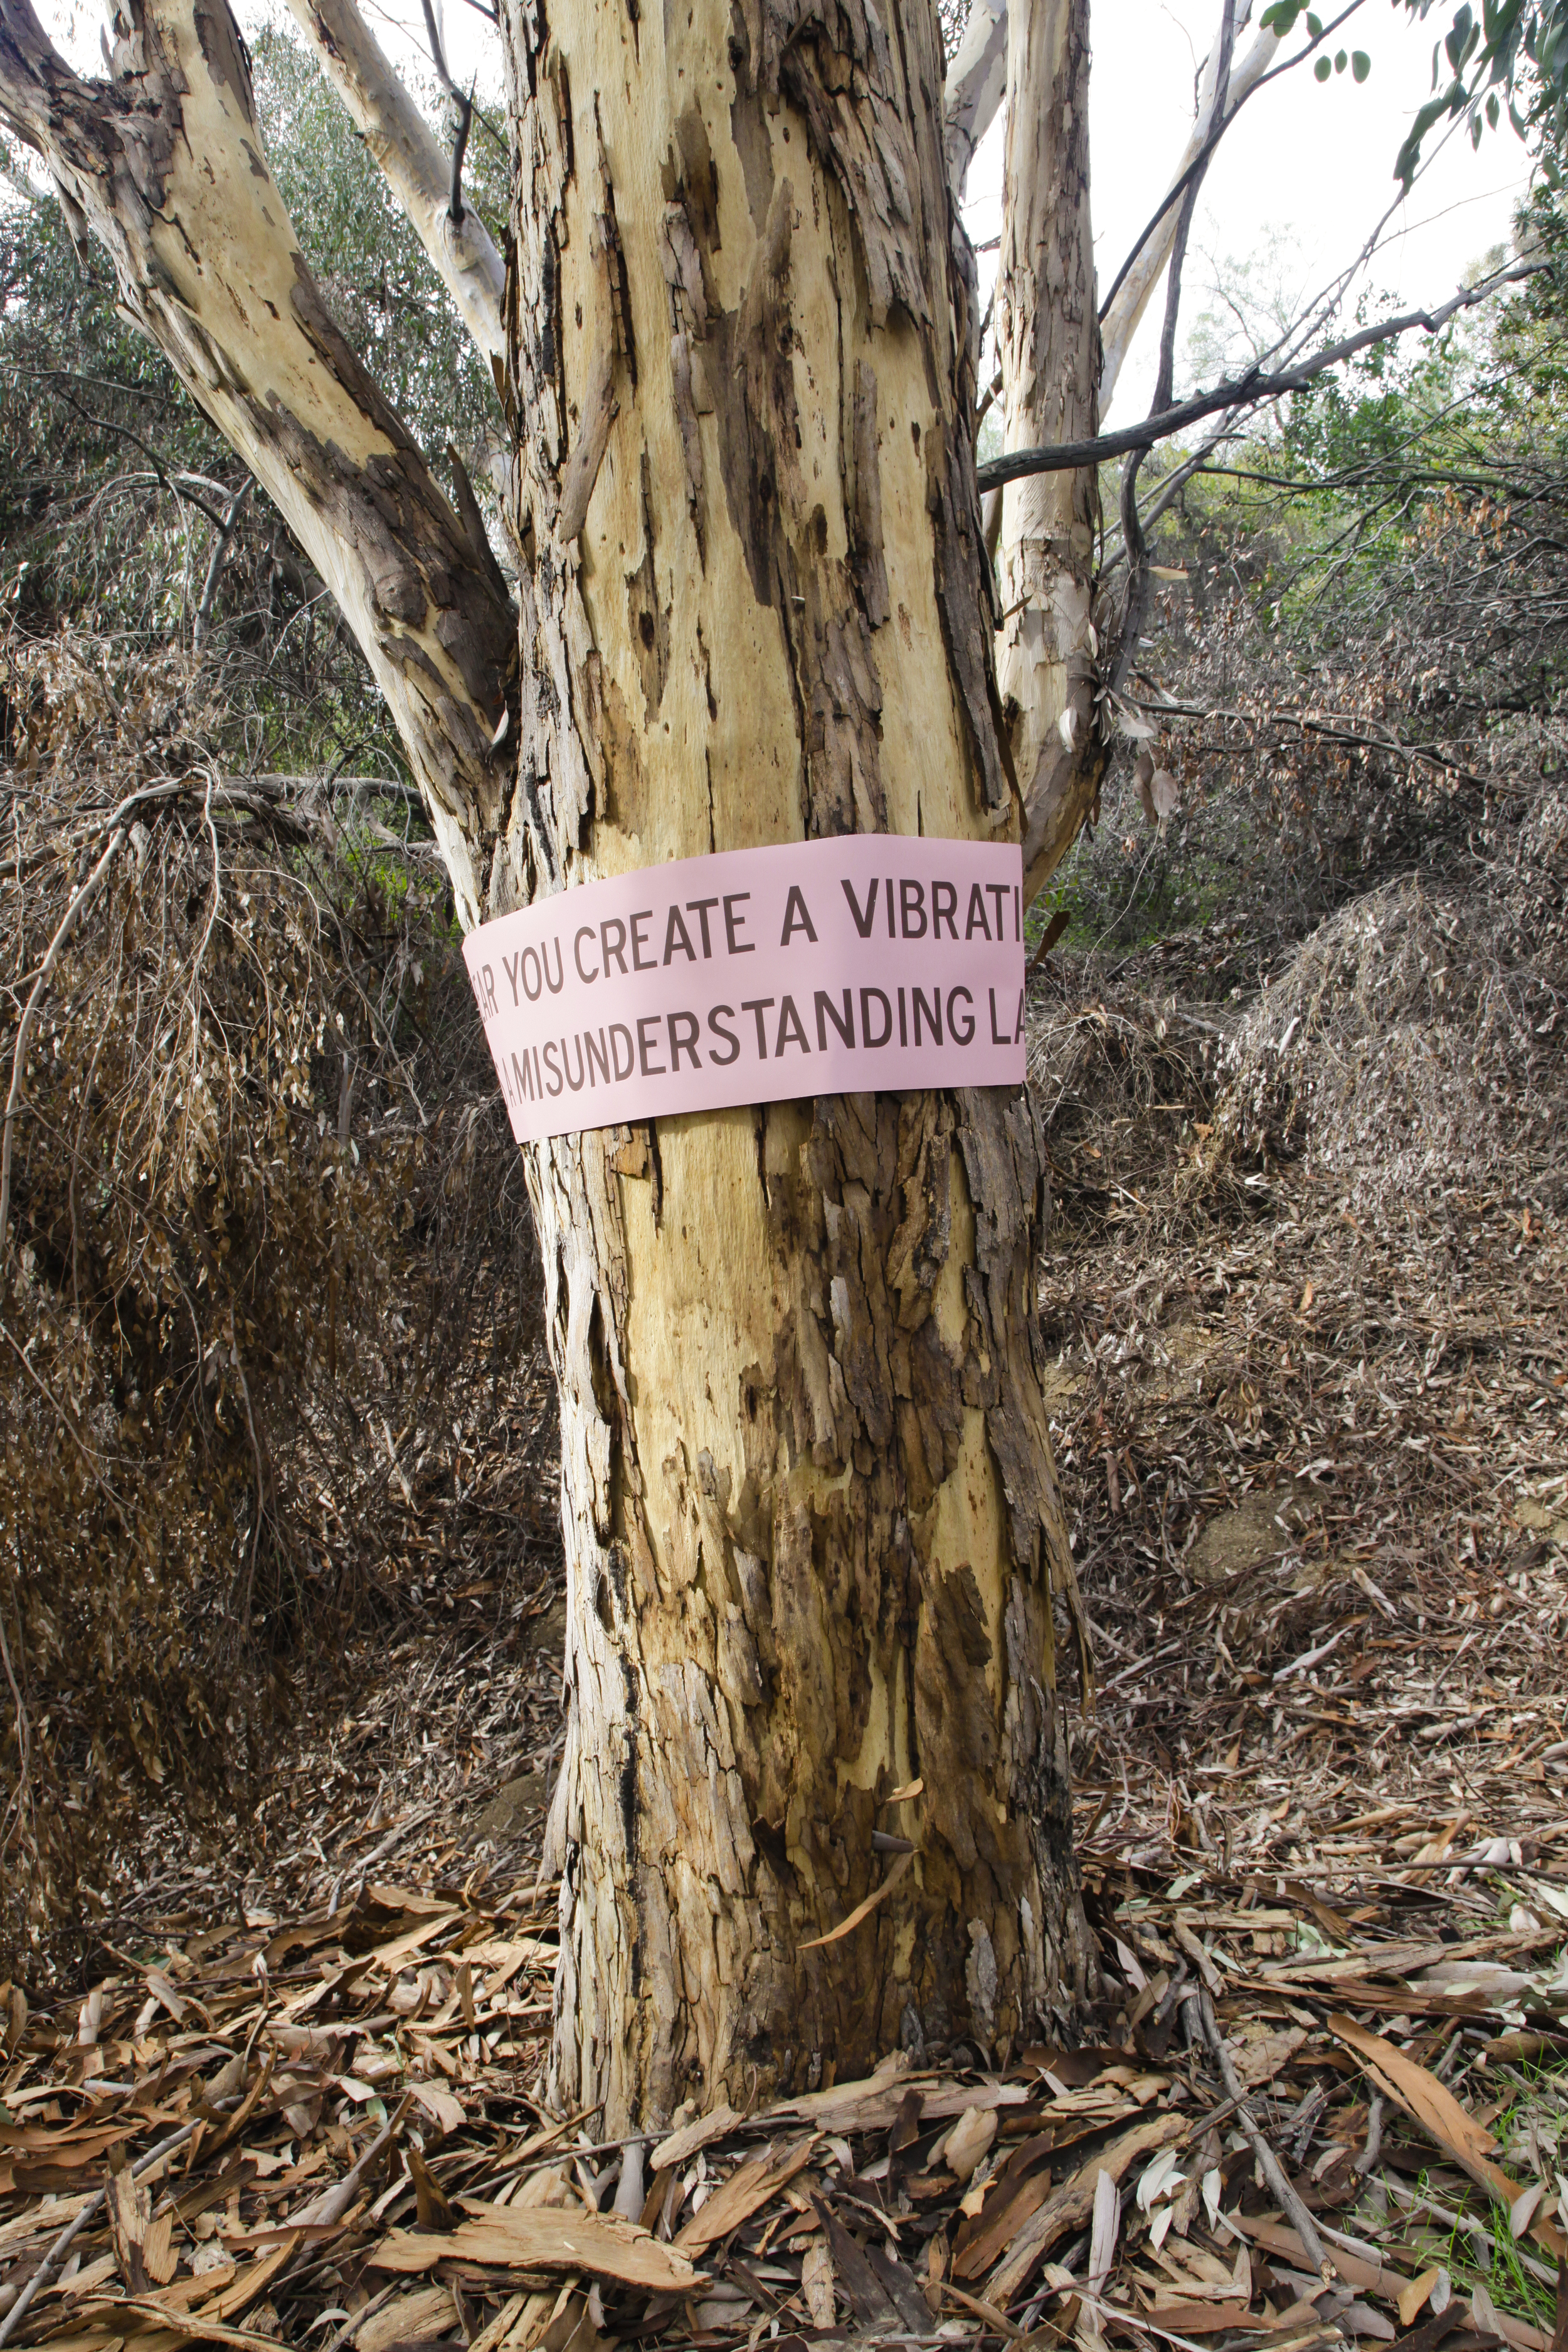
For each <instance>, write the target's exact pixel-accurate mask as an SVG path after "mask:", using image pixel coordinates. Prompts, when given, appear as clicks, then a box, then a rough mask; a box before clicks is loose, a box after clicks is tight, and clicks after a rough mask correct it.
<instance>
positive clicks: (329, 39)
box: [289, 0, 506, 367]
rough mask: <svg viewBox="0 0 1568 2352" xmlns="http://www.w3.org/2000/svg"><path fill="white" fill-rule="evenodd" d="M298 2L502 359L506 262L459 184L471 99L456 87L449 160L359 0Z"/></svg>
mask: <svg viewBox="0 0 1568 2352" xmlns="http://www.w3.org/2000/svg"><path fill="white" fill-rule="evenodd" d="M289 7H290V8H291V10H292V11H293V16H294V21H295V23H296V24H297V25H298V26H299V27H300V31H301V32H302V33H303V34H304V36H305V38H306V40H307V41H308V42H309V43H310V47H311V49H312V50H313V52H314V53H315V55H316V57H317V58H319V59H320V61H321V70H322V72H323V73H324V74H325V75H326V77H327V79H328V80H329V81H330V82H331V85H332V88H333V89H335V90H336V91H337V93H338V96H339V97H340V98H341V99H342V101H343V104H344V105H345V106H346V107H347V109H348V110H349V112H350V114H351V115H352V116H353V121H354V124H355V127H356V128H357V129H358V130H359V131H362V132H363V136H364V141H365V144H366V145H367V146H368V148H369V149H370V152H371V153H372V155H373V156H374V159H375V162H376V163H377V164H378V165H379V167H380V169H381V171H382V173H384V176H385V179H386V183H387V185H388V186H389V187H390V188H391V190H392V193H393V194H394V195H395V197H396V199H397V201H398V203H399V204H400V205H402V207H403V209H404V211H405V213H406V214H407V215H408V218H409V221H410V223H411V224H412V226H413V228H414V232H415V235H416V236H417V237H418V239H419V242H420V244H421V245H422V246H423V247H425V250H426V254H427V255H428V256H429V258H430V262H431V264H432V266H433V268H435V271H436V274H437V277H438V278H440V280H441V283H442V284H443V286H445V288H446V289H447V293H448V294H449V295H450V296H451V298H452V299H453V301H454V302H455V303H456V304H457V306H458V310H459V311H460V312H461V314H462V319H463V323H464V325H465V326H466V327H467V328H468V332H469V334H470V335H471V336H472V337H473V339H474V341H475V343H476V344H477V345H478V346H479V350H480V351H481V352H483V354H484V356H485V358H486V359H488V360H489V361H490V362H492V364H493V365H495V366H498V367H499V366H500V364H501V362H502V361H503V359H504V357H505V352H506V337H505V334H504V332H503V331H502V327H501V295H502V291H503V289H504V287H505V284H506V267H505V264H504V263H503V261H502V259H501V257H500V253H499V252H498V251H497V250H496V246H495V240H494V239H493V238H492V236H490V233H489V229H487V228H486V226H485V225H484V223H483V221H482V220H481V219H480V218H479V215H478V213H477V212H475V210H474V208H473V206H472V205H465V204H464V203H463V201H462V194H461V187H460V182H461V175H462V164H463V150H464V147H465V146H466V144H467V140H468V122H469V120H470V119H471V107H472V101H471V100H464V99H463V98H462V96H461V94H460V93H455V94H456V95H457V96H458V105H459V107H461V108H464V109H466V110H467V111H465V113H464V116H463V121H462V128H461V131H460V134H459V137H458V142H457V143H456V146H455V149H454V152H453V154H452V156H451V158H450V159H448V157H447V153H446V152H445V150H444V149H443V147H442V145H441V142H440V141H439V140H438V139H437V136H436V134H435V132H434V131H432V130H431V128H430V126H429V124H428V123H427V122H426V120H425V117H424V116H423V114H421V112H420V110H419V109H418V107H417V106H416V104H415V103H414V100H413V99H412V98H410V96H409V94H408V92H407V90H406V89H405V87H404V84H403V81H402V79H401V77H400V76H399V75H398V74H397V72H396V71H395V68H393V66H392V64H391V62H390V60H389V59H388V58H387V56H386V53H385V51H384V49H383V47H382V46H381V44H380V42H379V41H378V40H377V39H376V37H375V35H374V33H373V32H372V31H371V29H370V27H369V26H368V25H367V24H366V23H365V21H364V18H363V16H361V14H360V12H359V9H358V8H357V6H356V5H355V4H354V0H289ZM437 71H438V72H439V74H440V76H441V79H442V82H443V84H444V86H446V87H447V88H451V87H452V86H451V84H450V82H449V80H448V78H447V71H446V65H445V60H444V58H442V57H441V56H440V54H439V43H438V42H437Z"/></svg>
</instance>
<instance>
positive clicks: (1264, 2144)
mask: <svg viewBox="0 0 1568 2352" xmlns="http://www.w3.org/2000/svg"><path fill="white" fill-rule="evenodd" d="M1182 2000H1183V2002H1184V2004H1185V2005H1188V2006H1190V2007H1193V2008H1195V2009H1196V2011H1197V2012H1198V2021H1199V2023H1200V2024H1201V2026H1202V2027H1203V2036H1204V2041H1205V2043H1206V2044H1207V2046H1208V2053H1209V2056H1210V2057H1211V2058H1212V2059H1213V2060H1214V2063H1215V2065H1216V2066H1217V2067H1218V2069H1219V2072H1220V2079H1221V2080H1222V2081H1223V2083H1224V2084H1225V2087H1226V2093H1227V2095H1229V2097H1230V2098H1232V2099H1233V2100H1234V2101H1235V2103H1236V2119H1237V2123H1238V2124H1239V2125H1240V2126H1241V2128H1242V2130H1243V2131H1244V2132H1245V2133H1246V2135H1247V2142H1248V2144H1249V2146H1250V2147H1251V2149H1252V2153H1253V2155H1254V2156H1255V2157H1256V2158H1258V2163H1259V2165H1260V2166H1261V2167H1262V2168H1263V2177H1264V2179H1266V2180H1267V2181H1268V2186H1269V2189H1271V2190H1272V2192H1273V2194H1274V2195H1275V2196H1276V2197H1277V2198H1278V2199H1279V2204H1280V2207H1281V2209H1282V2210H1283V2211H1284V2212H1285V2213H1286V2214H1287V2215H1288V2217H1289V2221H1290V2226H1291V2228H1292V2229H1293V2230H1294V2231H1295V2232H1296V2235H1297V2236H1298V2237H1299V2238H1300V2241H1301V2244H1302V2246H1303V2247H1304V2249H1305V2250H1306V2255H1307V2260H1308V2261H1309V2262H1310V2263H1311V2265H1312V2268H1313V2269H1314V2270H1315V2271H1316V2272H1317V2273H1318V2274H1319V2276H1320V2277H1321V2279H1322V2280H1323V2282H1324V2284H1327V2283H1328V2282H1329V2281H1330V2280H1331V2278H1332V2277H1333V2276H1334V2270H1333V2265H1332V2264H1331V2262H1330V2260H1329V2257H1328V2256H1327V2254H1326V2253H1325V2252H1323V2242H1322V2240H1321V2238H1320V2237H1319V2235H1318V2232H1317V2229H1316V2226H1315V2225H1314V2223H1313V2221H1312V2217H1311V2215H1310V2213H1309V2212H1308V2210H1307V2209H1306V2207H1305V2206H1304V2205H1303V2204H1302V2202H1301V2200H1300V2197H1298V2196H1297V2194H1296V2191H1295V2190H1294V2189H1292V2188H1291V2186H1290V2183H1289V2180H1288V2179H1286V2177H1285V2172H1284V2169H1283V2168H1282V2166H1281V2165H1280V2162H1279V2158H1278V2157H1277V2156H1276V2155H1275V2153H1274V2150H1273V2149H1272V2148H1271V2147H1269V2145H1268V2141H1267V2140H1266V2139H1265V2138H1264V2137H1263V2134H1262V2133H1261V2132H1260V2131H1259V2130H1258V2126H1257V2124H1256V2122H1255V2121H1254V2120H1253V2115H1252V2110H1251V2108H1250V2107H1249V2106H1248V2105H1247V2098H1246V2095H1245V2093H1244V2092H1243V2090H1242V2087H1241V2084H1240V2083H1239V2082H1238V2081H1237V2073H1236V2067H1235V2065H1234V2063H1232V2060H1231V2055H1230V2053H1229V2051H1228V2050H1227V2049H1226V2046H1225V2043H1224V2042H1222V2041H1221V2039H1220V2031H1219V2026H1218V2024H1217V2022H1216V2021H1215V2013H1214V2003H1213V2002H1212V2001H1211V2000H1210V1999H1209V1997H1208V1994H1207V1993H1206V1992H1205V1990H1204V1989H1203V1987H1202V1986H1201V1985H1196V1986H1194V1987H1193V1989H1192V1990H1190V1991H1187V1992H1184V1994H1183V1995H1182Z"/></svg>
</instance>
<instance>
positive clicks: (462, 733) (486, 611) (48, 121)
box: [0, 0, 516, 921]
mask: <svg viewBox="0 0 1568 2352" xmlns="http://www.w3.org/2000/svg"><path fill="white" fill-rule="evenodd" d="M114 34H115V38H114V43H113V51H112V74H113V79H112V80H110V82H108V83H102V82H86V81H83V80H81V79H79V77H78V76H77V75H75V74H74V73H72V72H71V71H70V70H69V68H68V67H67V66H66V65H65V64H64V63H63V62H62V60H61V59H60V58H58V56H57V55H56V53H55V52H54V50H53V49H52V48H51V47H50V46H49V44H48V42H47V39H46V37H45V36H44V33H43V30H42V27H41V26H40V25H39V24H38V21H37V16H35V15H34V13H33V9H32V6H31V5H30V0H0V112H3V113H4V116H5V120H6V121H8V122H9V123H10V124H11V126H12V127H13V128H14V129H15V130H16V132H17V133H18V134H19V135H20V136H21V137H22V138H23V139H25V140H26V141H27V142H28V143H29V144H30V145H32V146H34V147H35V148H36V149H37V151H38V152H40V153H41V154H42V155H43V157H44V159H45V161H46V162H47V165H48V168H49V171H50V173H51V174H52V175H53V178H54V181H55V184H56V187H57V189H58V193H59V196H60V201H61V204H62V205H63V207H64V210H65V214H66V218H67V221H68V223H69V224H70V226H71V228H72V233H73V235H74V236H77V237H78V238H80V237H81V236H83V235H84V234H86V233H87V232H88V231H90V232H91V234H92V235H93V236H96V237H97V238H98V239H99V240H100V242H101V244H102V245H103V247H105V249H106V250H107V252H108V254H109V256H110V259H111V261H112V263H113V266H114V272H115V277H116V279H117V281H118V287H119V293H120V299H121V304H122V306H123V307H124V309H125V310H127V311H128V312H129V313H130V315H131V316H132V319H134V320H135V321H136V323H137V325H138V326H140V327H141V328H142V331H144V332H145V333H146V334H147V335H148V336H149V338H150V339H151V340H152V341H153V342H154V343H156V344H157V346H158V348H159V349H160V350H161V351H162V352H163V353H164V355H165V356H166V357H167V359H168V360H169V362H170V363H171V365H172V366H173V367H174V371H175V373H176V374H177V375H178V376H179V378H180V381H181V382H182V383H184V386H185V389H186V390H187V391H188V392H189V393H190V394H191V395H192V397H193V398H194V399H195V401H196V402H197V403H198V404H199V405H200V406H201V407H202V408H203V409H205V412H206V414H207V415H208V416H209V417H210V418H211V419H212V422H213V423H214V425H216V427H217V429H218V431H219V432H220V433H222V434H223V435H224V436H225V438H226V440H227V441H228V442H229V444H230V445H231V446H232V447H233V448H234V449H236V450H237V452H238V454H239V455H240V457H243V458H244V460H245V462H246V463H247V465H248V466H249V467H250V469H251V471H252V472H253V473H254V474H255V476H256V478H258V481H260V482H261V484H262V485H263V487H264V488H266V489H267V490H268V492H269V493H270V495H271V497H272V499H273V500H274V502H275V503H276V505H277V506H278V507H279V509H280V511H281V512H282V514H283V516H284V519H285V520H286V521H287V522H288V523H289V528H290V529H291V530H292V531H293V533H294V536H295V537H296V539H297V540H298V541H300V545H301V546H302V547H303V548H304V550H305V551H306V553H307V554H308V555H309V557H310V561H311V562H313V563H314V564H315V566H316V567H317V569H318V571H319V572H321V577H322V578H323V579H324V580H325V581H326V582H327V583H328V585H329V586H330V587H331V590H332V593H333V594H334V595H335V596H336V598H337V600H338V603H339V604H340V605H341V607H342V611H343V614H344V615H345V617H346V619H347V620H348V622H349V625H350V626H351V627H352V628H353V632H354V635H356V637H357V638H358V640H359V642H360V645H361V646H362V647H363V650H364V653H365V655H366V656H367V658H368V660H369V661H370V664H371V667H372V669H373V670H374V674H375V677H376V682H377V684H378V685H379V686H380V688H381V689H382V691H383V693H384V695H385V697H386V699H387V702H388V705H389V706H390V709H391V711H392V715H393V718H394V719H395V722H396V725H397V729H398V732H399V734H400V735H401V737H402V739H403V741H404V745H405V749H406V751H407V753H408V756H409V760H410V762H411V764H412V766H413V768H414V772H415V774H416V778H417V779H418V782H419V784H420V786H421V788H422V790H423V791H424V793H425V795H426V802H427V803H428V805H429V808H430V813H431V817H432V821H433V823H434V824H435V827H436V831H437V838H438V839H439V841H440V844H441V848H442V852H443V854H444V856H445V857H446V859H447V866H448V869H449V870H450V872H451V875H452V878H453V884H454V888H455V890H456V894H457V898H458V906H459V908H461V909H462V910H463V911H464V916H465V919H466V920H468V921H473V920H474V919H476V918H477V915H478V911H479V906H480V904H481V902H482V899H483V895H484V889H485V887H486V880H487V866H488V861H489V855H490V851H491V848H492V846H493V844H494V840H495V837H496V835H497V832H498V830H499V828H500V825H501V824H502V822H503V821H504V814H505V810H506V804H507V801H508V797H509V791H508V787H509V781H510V773H511V764H510V752H511V749H512V747H511V745H510V744H508V746H507V751H508V754H509V757H508V761H507V763H506V765H505V767H504V768H503V767H501V766H500V765H498V763H497V761H496V760H495V758H494V756H493V754H492V750H491V744H492V740H493V739H494V738H495V736H496V733H497V730H498V729H499V728H500V724H501V721H502V720H503V719H504V718H505V717H506V715H507V711H508V696H509V691H510V690H511V682H512V680H513V678H514V677H515V669H516V648H515V637H514V630H515V619H514V615H513V614H512V611H511V607H510V600H509V598H508V595H507V592H506V583H505V582H504V580H503V579H502V577H501V574H500V570H499V569H498V567H497V565H496V563H495V562H494V559H493V558H492V556H491V555H490V552H489V549H488V547H486V546H484V545H483V543H482V534H481V535H479V539H480V543H479V544H478V545H476V543H475V538H476V534H475V533H474V531H473V530H471V529H469V528H468V527H466V526H465V525H464V524H463V523H462V522H461V521H459V520H458V516H457V515H456V514H455V513H454V512H453V509H452V508H451V506H450V505H449V503H448V502H447V499H446V498H445V497H444V496H443V495H442V493H441V491H440V490H439V488H437V485H436V483H435V481H434V480H433V479H432V478H431V475H430V472H429V468H428V467H427V466H426V463H425V459H424V457H422V455H421V454H420V451H419V450H418V448H417V447H416V445H415V443H414V441H413V439H412V438H411V437H410V436H409V434H408V431H407V429H406V427H405V425H403V424H402V423H401V421H400V420H399V418H398V417H397V416H396V415H395V414H394V412H393V410H392V409H391V408H390V407H389V406H388V404H387V403H386V401H385V400H384V398H383V397H382V395H381V394H380V393H379V391H378V390H377V389H376V386H375V384H374V382H373V381H372V379H371V378H370V376H369V375H368V374H367V373H366V372H365V369H364V367H363V364H362V363H361V362H360V361H359V359H358V358H357V357H356V355H355V354H354V352H353V351H352V350H351V349H350V347H349V345H348V343H347V341H345V339H344V338H343V336H342V333H341V331H340V330H339V329H338V327H337V326H336V324H335V323H334V321H333V320H332V318H331V314H330V313H329V311H328V310H327V308H326V305H325V303H324V302H323V301H322V299H321V293H320V291H319V289H318V288H317V286H316V283H315V281H314V279H313V278H311V276H310V271H309V269H308V268H307V267H306V265H305V260H304V257H303V255H302V254H301V253H300V246H299V241H298V239H297V238H296V236H295V235H294V231H293V227H292V226H291V224H290V222H289V215H288V213H287V211H286V210H285V208H284V205H283V202H282V199H281V197H280V196H279V193H278V189H277V186H276V184H275V183H274V181H273V179H272V175H271V173H270V172H269V171H268V166H267V161H266V158H265V156H264V154H263V152H262V150H261V142H260V138H259V135H258V130H257V124H256V111H255V104H254V100H253V97H252V92H251V82H250V66H249V59H248V58H247V54H246V50H245V45H244V43H243V42H242V41H241V39H240V37H239V35H238V33H237V29H236V27H235V25H234V21H233V19H232V17H231V16H230V15H229V13H228V9H227V7H226V5H225V0H195V5H194V6H193V5H190V0H183V5H182V0H119V5H118V12H117V14H116V16H115V19H114Z"/></svg>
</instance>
